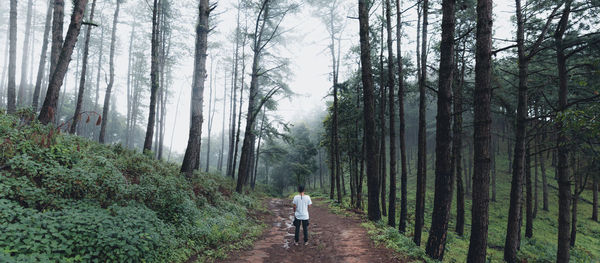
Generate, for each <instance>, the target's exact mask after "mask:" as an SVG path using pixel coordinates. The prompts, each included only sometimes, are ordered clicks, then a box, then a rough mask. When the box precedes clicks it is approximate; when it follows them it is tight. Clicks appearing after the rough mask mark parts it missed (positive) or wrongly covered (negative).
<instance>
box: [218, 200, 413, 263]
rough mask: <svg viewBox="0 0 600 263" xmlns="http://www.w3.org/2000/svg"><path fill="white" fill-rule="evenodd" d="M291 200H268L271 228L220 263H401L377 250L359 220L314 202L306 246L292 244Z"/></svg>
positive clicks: (383, 250) (392, 254)
mask: <svg viewBox="0 0 600 263" xmlns="http://www.w3.org/2000/svg"><path fill="white" fill-rule="evenodd" d="M290 204H291V201H288V200H283V199H270V200H268V207H269V210H270V211H271V212H272V215H269V216H268V217H267V218H265V223H266V224H268V226H270V228H269V229H267V230H266V231H265V233H264V234H263V236H262V237H261V238H259V240H257V241H256V242H255V243H254V247H253V248H252V249H251V250H247V251H238V252H235V253H233V254H231V255H229V257H228V259H227V260H225V261H222V262H252V263H259V262H272V263H281V262H285V263H292V262H293V263H296V262H325V263H327V262H350V263H353V262H369V263H371V262H385V263H388V262H403V261H402V260H401V259H398V258H397V257H396V256H394V253H393V252H392V251H390V250H389V249H386V248H381V247H376V246H375V245H374V243H373V242H372V241H371V240H370V239H369V237H368V235H367V232H366V231H365V229H364V228H362V227H361V226H360V223H361V221H360V219H358V218H355V217H343V216H340V215H335V214H333V213H331V212H330V211H329V210H328V209H327V207H326V205H325V204H322V203H319V202H318V201H315V202H314V204H313V206H312V207H311V208H310V209H309V213H310V226H309V228H308V229H309V235H308V236H309V237H308V245H306V246H305V245H303V244H302V231H300V241H301V242H300V244H299V245H298V246H295V245H294V226H293V225H292V220H293V214H292V208H291V206H290Z"/></svg>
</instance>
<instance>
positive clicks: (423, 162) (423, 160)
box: [413, 0, 429, 246]
mask: <svg viewBox="0 0 600 263" xmlns="http://www.w3.org/2000/svg"><path fill="white" fill-rule="evenodd" d="M428 9H429V1H428V0H423V2H422V12H423V26H422V33H421V34H422V36H421V37H422V40H421V52H422V53H421V57H420V59H421V62H420V63H421V65H420V66H421V67H420V68H419V72H420V75H419V84H418V85H419V138H418V147H419V148H418V154H417V155H418V156H417V158H418V160H417V195H416V204H415V233H414V236H413V241H414V242H415V244H417V246H420V245H421V234H422V232H423V224H424V222H425V221H424V217H425V192H426V190H427V126H426V121H427V117H426V113H427V111H426V107H427V105H426V103H427V94H426V92H425V91H426V85H427V25H428V21H427V13H428V11H429V10H428Z"/></svg>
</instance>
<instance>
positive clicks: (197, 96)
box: [150, 0, 214, 178]
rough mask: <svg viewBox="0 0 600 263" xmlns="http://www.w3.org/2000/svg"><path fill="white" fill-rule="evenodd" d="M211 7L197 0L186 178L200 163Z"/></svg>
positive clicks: (184, 166) (207, 2) (207, 1)
mask: <svg viewBox="0 0 600 263" xmlns="http://www.w3.org/2000/svg"><path fill="white" fill-rule="evenodd" d="M156 1H157V0H155V2H156ZM213 9H214V7H211V6H210V4H209V0H199V3H198V23H197V25H196V46H195V56H194V81H193V85H192V106H191V107H192V109H191V110H192V111H191V113H192V116H191V125H190V135H189V138H188V144H187V148H186V150H185V155H184V157H183V163H182V165H181V172H182V173H185V174H186V176H187V177H188V178H190V177H191V176H192V173H193V171H194V170H196V169H198V168H199V165H200V164H199V163H198V158H199V156H200V143H201V141H200V136H201V135H202V100H203V93H204V82H205V80H206V49H207V46H208V31H209V16H210V12H211V11H212V10H213ZM150 139H152V137H150Z"/></svg>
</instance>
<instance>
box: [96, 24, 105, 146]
mask: <svg viewBox="0 0 600 263" xmlns="http://www.w3.org/2000/svg"><path fill="white" fill-rule="evenodd" d="M100 15H101V16H100V20H101V21H102V13H100ZM103 58H104V27H102V30H101V33H100V52H99V54H98V68H97V69H96V70H97V72H96V96H95V97H94V112H96V113H97V112H98V100H99V99H100V76H101V75H102V59H103ZM95 133H96V130H94V134H95Z"/></svg>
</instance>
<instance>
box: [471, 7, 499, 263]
mask: <svg viewBox="0 0 600 263" xmlns="http://www.w3.org/2000/svg"><path fill="white" fill-rule="evenodd" d="M492 2H493V1H492V0H478V1H477V32H476V43H475V45H476V49H475V91H474V96H473V102H474V105H473V108H474V115H473V132H474V134H473V146H474V157H475V160H474V163H473V164H474V168H473V204H472V212H471V238H470V240H469V252H468V255H467V262H485V261H486V250H487V232H488V219H489V215H488V208H489V194H490V193H489V183H490V141H491V133H490V128H491V126H492V116H491V109H490V108H491V97H492V87H491V77H492V57H491V56H492V21H493V19H492V6H493V4H492Z"/></svg>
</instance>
